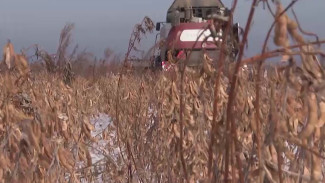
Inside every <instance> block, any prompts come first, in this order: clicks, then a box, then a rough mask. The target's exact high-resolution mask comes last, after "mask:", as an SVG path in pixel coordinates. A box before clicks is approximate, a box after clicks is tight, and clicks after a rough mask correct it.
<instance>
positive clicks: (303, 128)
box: [0, 0, 325, 183]
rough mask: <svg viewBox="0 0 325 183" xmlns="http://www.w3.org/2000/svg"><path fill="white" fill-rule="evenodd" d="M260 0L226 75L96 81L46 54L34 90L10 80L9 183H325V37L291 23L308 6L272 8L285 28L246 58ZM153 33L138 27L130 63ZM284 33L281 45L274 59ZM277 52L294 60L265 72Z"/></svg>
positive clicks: (5, 169) (184, 72)
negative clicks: (296, 10) (271, 45)
mask: <svg viewBox="0 0 325 183" xmlns="http://www.w3.org/2000/svg"><path fill="white" fill-rule="evenodd" d="M236 2H237V1H236V0H235V1H234V3H233V7H232V14H231V16H233V13H235V8H236ZM258 2H259V1H257V0H254V1H253V2H252V9H251V11H250V15H249V17H248V21H247V22H248V23H247V26H246V27H245V30H244V34H243V36H242V39H241V44H240V51H239V55H238V57H237V62H232V63H229V67H224V65H225V64H226V63H225V62H227V56H226V55H224V54H223V53H225V52H223V51H221V54H220V55H221V56H220V59H219V62H218V64H217V65H218V67H217V68H215V67H214V66H213V63H212V61H211V60H210V59H209V58H207V57H204V58H202V62H203V66H204V67H202V68H201V69H200V70H196V69H193V68H190V67H186V64H185V65H184V64H182V65H175V67H174V69H173V70H172V71H169V72H162V73H160V72H153V73H151V72H145V73H143V74H142V75H139V74H135V73H136V72H133V71H132V69H130V68H128V71H129V72H125V71H126V70H125V67H122V68H121V69H122V70H121V72H120V74H119V75H115V74H110V75H101V76H96V77H97V78H96V79H89V78H87V77H83V76H80V75H73V73H72V72H71V70H72V69H73V68H71V65H69V64H67V66H66V67H65V69H64V71H65V72H64V74H63V76H64V77H62V74H57V69H56V67H57V66H56V62H55V60H53V58H52V57H51V56H50V55H49V54H47V53H46V52H45V51H43V52H40V55H41V57H42V59H43V61H44V62H45V69H44V70H43V71H40V72H37V73H33V72H32V73H31V76H32V77H31V79H30V80H28V81H27V82H26V83H24V84H22V85H18V86H17V85H15V83H14V82H15V80H16V78H17V77H18V76H16V74H14V73H9V74H8V73H7V74H5V73H1V74H0V83H1V86H2V87H0V145H1V148H0V151H1V152H0V182H143V183H149V182H323V180H324V173H325V172H324V165H325V164H324V157H325V154H324V137H325V133H324V132H325V131H324V123H325V98H324V94H323V93H324V91H323V90H324V88H325V87H324V86H325V85H324V84H325V83H324V82H325V81H324V68H323V67H322V65H321V64H320V61H319V60H318V56H319V55H323V53H322V51H321V50H320V47H318V45H319V44H322V43H323V42H324V41H322V40H318V38H317V40H316V41H315V42H309V41H307V40H306V38H305V37H306V35H307V36H310V35H311V34H306V33H308V32H306V31H304V30H302V28H301V26H300V24H299V22H298V19H297V18H296V15H295V13H294V11H292V12H293V13H292V15H293V17H295V18H294V19H292V18H290V14H289V12H288V10H289V9H291V8H292V7H294V4H295V3H296V2H297V1H292V3H290V4H289V6H288V7H283V5H282V4H281V3H279V1H277V2H275V3H271V2H268V1H263V2H266V3H267V4H268V6H269V7H270V10H271V5H272V4H274V5H275V6H274V7H275V8H276V11H275V13H272V14H273V15H274V24H273V25H272V28H271V29H270V31H269V33H268V35H267V37H266V41H265V44H264V48H265V49H264V48H263V50H262V53H261V54H259V55H256V56H254V57H252V58H247V59H243V58H242V56H243V53H244V47H245V44H246V42H247V36H248V34H249V30H250V23H251V22H252V20H253V18H254V9H255V8H258V4H257V3H258ZM271 11H272V10H271ZM142 26H143V27H142ZM140 28H141V29H140ZM152 28H153V24H152V22H151V21H150V19H149V18H147V17H146V18H145V19H144V21H143V22H142V23H141V24H139V25H138V26H137V29H135V30H137V31H135V32H133V34H132V37H131V39H130V47H129V51H128V53H127V55H126V58H125V62H127V60H128V58H129V55H130V53H131V51H132V50H133V48H134V46H135V44H136V43H137V41H139V39H140V37H141V35H143V34H144V33H145V32H147V31H151V30H152ZM140 32H142V33H140ZM272 32H273V33H274V35H275V37H274V40H273V41H274V43H275V45H277V46H278V47H279V48H278V49H276V50H273V51H267V49H266V47H267V45H268V40H269V39H270V34H271V33H272ZM226 33H227V32H226ZM225 36H228V35H227V34H226V35H225ZM61 38H62V37H61ZM64 40H66V41H63V38H62V44H60V47H61V48H62V50H65V48H66V44H68V42H69V39H64ZM224 40H225V39H224ZM221 49H222V50H225V49H226V48H225V45H223V46H222V48H221ZM65 54H66V53H65V51H62V54H61V57H62V59H63V58H66V57H64V55H65ZM62 55H63V56H62ZM277 56H281V57H282V60H287V62H286V64H285V65H280V66H272V67H266V66H264V60H266V59H267V58H271V57H277ZM77 58H81V57H78V56H77V57H76V59H77ZM63 60H66V59H63ZM298 61H301V63H302V64H301V65H298V64H297V63H298ZM65 65H66V64H65ZM243 65H247V66H248V67H242V66H243ZM72 67H73V64H72ZM72 75H73V77H72ZM104 114H105V115H104ZM103 115H104V116H106V117H104V118H100V117H101V116H103Z"/></svg>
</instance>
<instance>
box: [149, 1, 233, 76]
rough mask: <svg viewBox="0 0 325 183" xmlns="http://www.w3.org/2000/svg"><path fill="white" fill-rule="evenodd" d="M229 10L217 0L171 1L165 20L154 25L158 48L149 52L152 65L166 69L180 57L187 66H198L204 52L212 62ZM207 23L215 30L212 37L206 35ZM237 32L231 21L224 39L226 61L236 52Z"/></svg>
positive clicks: (217, 51)
mask: <svg viewBox="0 0 325 183" xmlns="http://www.w3.org/2000/svg"><path fill="white" fill-rule="evenodd" d="M229 12H230V10H229V9H228V8H226V7H225V6H224V4H223V3H222V2H221V1H220V0H175V1H174V2H173V4H172V5H171V6H170V8H169V9H168V12H167V17H166V22H158V23H157V25H156V30H157V31H159V33H158V34H157V36H156V43H155V45H158V46H157V47H158V49H154V51H153V54H154V55H153V57H152V58H153V61H152V62H151V63H152V64H153V67H154V68H158V69H163V70H168V69H169V68H171V67H172V65H173V64H176V63H177V62H179V61H181V60H183V61H184V59H188V62H187V66H190V67H198V66H200V65H202V59H203V56H204V53H205V54H206V56H208V57H209V58H210V59H213V63H215V62H216V61H217V58H218V55H219V50H220V47H218V42H219V43H220V42H221V41H223V40H222V36H223V33H224V31H225V29H226V26H227V23H228V21H231V22H232V20H229ZM211 24H214V27H215V28H216V29H217V30H216V32H214V33H216V34H214V38H213V36H210V35H211V32H212V31H210V28H209V25H211ZM212 33H213V32H212ZM238 34H239V25H238V24H233V25H232V32H231V38H230V39H229V40H227V48H230V49H228V50H231V51H230V52H229V54H227V56H229V58H230V60H233V59H234V58H235V57H236V55H237V52H238V46H237V43H238V42H239V35H238ZM159 37H160V39H159V40H158V38H159ZM155 48H156V47H155ZM190 52H191V53H190Z"/></svg>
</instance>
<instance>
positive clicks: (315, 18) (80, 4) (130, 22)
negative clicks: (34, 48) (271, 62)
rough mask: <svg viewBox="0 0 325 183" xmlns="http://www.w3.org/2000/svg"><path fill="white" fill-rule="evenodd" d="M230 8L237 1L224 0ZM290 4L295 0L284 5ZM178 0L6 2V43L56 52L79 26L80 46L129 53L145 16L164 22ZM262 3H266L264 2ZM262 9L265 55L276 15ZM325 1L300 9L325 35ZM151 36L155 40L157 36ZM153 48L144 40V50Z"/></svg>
mask: <svg viewBox="0 0 325 183" xmlns="http://www.w3.org/2000/svg"><path fill="white" fill-rule="evenodd" d="M223 2H224V3H225V4H226V5H227V6H228V7H230V6H231V2H232V0H224V1H223ZM283 2H284V3H285V4H288V3H289V2H290V0H287V1H283ZM171 3H172V0H114V1H113V0H92V1H90V0H0V4H1V6H0V45H1V47H2V46H3V45H4V44H5V42H6V40H7V39H11V40H12V42H13V43H14V45H15V46H16V50H17V51H19V50H20V49H21V48H23V47H25V48H26V47H29V46H30V45H32V44H39V45H40V46H41V47H42V48H44V49H46V50H48V51H49V52H53V53H54V52H55V51H56V48H57V45H58V40H59V34H60V31H61V29H62V28H63V27H64V25H65V24H66V23H74V24H75V29H74V31H73V40H74V44H79V47H80V50H81V49H85V48H87V50H88V51H91V52H93V53H94V54H95V55H97V56H99V57H101V56H103V52H104V50H105V48H110V49H112V50H114V51H115V52H116V53H119V54H124V53H125V51H126V49H127V46H128V40H129V37H130V33H131V31H132V29H133V26H134V24H136V23H138V22H140V21H141V20H142V19H143V17H144V16H149V17H150V18H152V19H153V20H154V21H155V22H156V21H164V20H165V16H166V12H167V9H168V7H169V6H170V4H171ZM250 5H251V0H239V4H238V7H237V11H236V14H235V21H237V22H239V23H240V24H241V25H242V26H244V24H245V22H246V19H247V18H246V17H247V15H248V10H249V9H248V8H249V7H250ZM261 5H262V4H261ZM261 5H259V7H258V10H257V12H256V16H255V18H254V22H253V25H252V30H251V34H250V37H249V50H248V52H247V54H248V55H250V54H253V53H256V52H259V51H260V49H261V48H260V47H261V46H260V45H261V44H262V42H263V40H264V37H265V34H266V31H267V29H268V28H269V26H270V24H271V21H272V19H271V16H270V15H269V13H268V12H267V10H263V8H262V6H261ZM324 9H325V0H300V1H298V3H297V4H296V6H295V10H296V13H297V14H298V16H299V18H300V19H301V22H302V25H303V27H304V28H305V29H306V30H308V31H312V32H315V33H318V34H319V35H320V36H321V37H325V23H324V20H323V19H324V18H325V16H324V15H325V13H324ZM152 37H153V35H152V36H149V38H152ZM152 44H153V40H152V39H147V40H144V42H143V47H142V48H143V49H146V48H148V47H149V46H150V45H152Z"/></svg>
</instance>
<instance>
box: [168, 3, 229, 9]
mask: <svg viewBox="0 0 325 183" xmlns="http://www.w3.org/2000/svg"><path fill="white" fill-rule="evenodd" d="M182 7H224V5H223V3H222V2H221V1H220V0H175V1H174V3H173V4H172V5H171V6H170V8H169V10H168V11H172V10H175V9H177V8H182Z"/></svg>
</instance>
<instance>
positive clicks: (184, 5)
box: [167, 0, 225, 22]
mask: <svg viewBox="0 0 325 183" xmlns="http://www.w3.org/2000/svg"><path fill="white" fill-rule="evenodd" d="M219 8H225V6H224V4H223V3H222V2H221V0H175V1H174V2H173V4H172V5H171V6H170V7H169V9H168V12H167V22H172V21H173V20H174V19H175V18H176V17H175V14H174V13H175V11H176V10H177V11H178V12H181V13H183V18H184V17H185V16H186V10H190V9H191V11H192V12H193V11H196V10H197V12H198V17H200V16H204V15H203V14H201V11H209V9H219Z"/></svg>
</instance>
